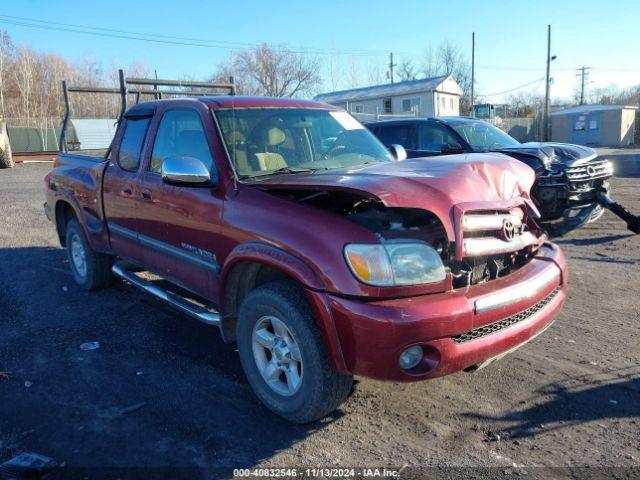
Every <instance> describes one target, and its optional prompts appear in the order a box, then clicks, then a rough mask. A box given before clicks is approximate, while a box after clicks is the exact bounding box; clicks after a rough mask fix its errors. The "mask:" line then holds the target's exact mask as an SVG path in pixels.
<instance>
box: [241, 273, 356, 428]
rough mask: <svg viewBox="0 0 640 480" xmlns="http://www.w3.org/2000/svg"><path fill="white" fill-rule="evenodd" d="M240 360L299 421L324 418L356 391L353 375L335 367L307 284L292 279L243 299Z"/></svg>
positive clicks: (275, 406) (272, 402)
mask: <svg viewBox="0 0 640 480" xmlns="http://www.w3.org/2000/svg"><path fill="white" fill-rule="evenodd" d="M237 338H238V351H239V353H240V361H241V362H242V367H243V369H244V372H245V375H246V376H247V380H248V381H249V384H250V385H251V388H252V389H253V391H254V392H255V394H256V395H257V396H258V398H259V399H260V400H261V401H262V403H264V404H265V405H266V406H267V407H268V408H269V409H270V410H272V411H273V412H275V413H276V414H278V415H280V416H281V417H283V418H285V419H286V420H289V421H291V422H294V423H307V422H312V421H314V420H318V419H320V418H322V417H324V416H325V415H327V414H328V413H330V412H332V411H333V410H335V409H336V408H337V407H338V405H340V404H341V403H342V402H343V401H344V399H345V398H346V397H347V395H348V394H349V392H350V391H351V387H352V385H353V378H352V376H351V375H345V374H340V373H337V372H336V371H334V370H333V369H332V368H331V365H330V364H329V359H328V357H327V353H326V351H325V348H324V344H323V342H322V338H321V336H320V332H319V331H318V327H317V325H316V323H315V320H314V319H313V317H312V316H311V313H310V312H309V306H308V304H307V302H306V299H305V298H304V293H303V292H302V290H301V288H300V287H299V286H298V285H297V284H296V283H295V282H293V281H291V280H278V281H275V282H271V283H268V284H265V285H262V286H260V287H258V288H257V289H255V290H253V291H252V292H250V293H249V295H247V297H246V298H245V299H244V301H243V302H242V305H241V307H240V312H239V315H238V325H237Z"/></svg>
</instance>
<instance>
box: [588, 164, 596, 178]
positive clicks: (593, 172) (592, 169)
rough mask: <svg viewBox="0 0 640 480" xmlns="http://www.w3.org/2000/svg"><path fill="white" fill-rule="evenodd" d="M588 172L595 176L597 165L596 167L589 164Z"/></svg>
mask: <svg viewBox="0 0 640 480" xmlns="http://www.w3.org/2000/svg"><path fill="white" fill-rule="evenodd" d="M587 174H588V175H589V176H590V177H593V176H594V175H595V174H596V169H595V167H594V166H593V165H589V166H588V167H587Z"/></svg>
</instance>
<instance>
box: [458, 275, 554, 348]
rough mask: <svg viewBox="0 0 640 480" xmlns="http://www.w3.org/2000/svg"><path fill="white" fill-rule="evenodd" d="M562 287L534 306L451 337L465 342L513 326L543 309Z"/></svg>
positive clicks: (459, 341)
mask: <svg viewBox="0 0 640 480" xmlns="http://www.w3.org/2000/svg"><path fill="white" fill-rule="evenodd" d="M561 289H562V287H560V286H558V287H556V288H555V290H553V292H551V293H550V294H549V295H547V296H546V297H544V298H543V299H542V300H540V301H539V302H538V303H536V304H535V305H533V306H532V307H529V308H527V309H526V310H523V311H522V312H518V313H516V314H515V315H511V316H510V317H508V318H504V319H502V320H498V321H497V322H493V323H490V324H488V325H483V326H482V327H478V328H474V329H473V330H469V331H468V332H466V333H461V334H460V335H456V336H455V337H451V339H452V340H453V341H454V342H455V343H465V342H468V341H470V340H475V339H477V338H482V337H485V336H487V335H491V334H492V333H496V332H499V331H500V330H504V329H505V328H508V327H511V326H512V325H515V324H516V323H520V322H522V321H523V320H526V319H527V318H530V317H532V316H533V315H535V314H536V313H538V312H539V311H540V310H542V309H543V308H544V307H545V306H547V305H548V304H549V303H550V302H551V301H552V300H553V299H554V298H555V297H556V296H557V295H558V293H560V290H561Z"/></svg>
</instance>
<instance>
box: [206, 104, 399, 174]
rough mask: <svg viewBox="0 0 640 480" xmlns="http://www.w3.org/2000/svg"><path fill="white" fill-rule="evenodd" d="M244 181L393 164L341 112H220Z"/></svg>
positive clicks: (376, 143)
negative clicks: (264, 177)
mask: <svg viewBox="0 0 640 480" xmlns="http://www.w3.org/2000/svg"><path fill="white" fill-rule="evenodd" d="M216 116H217V118H218V122H219V124H220V128H221V130H222V136H223V139H224V142H225V144H226V146H227V150H228V152H229V154H230V155H231V160H232V161H233V164H234V166H235V169H236V172H237V174H238V176H239V177H240V178H245V179H246V178H251V177H258V176H265V175H269V174H274V173H298V172H307V171H315V170H328V169H334V168H344V167H354V166H357V165H363V164H367V163H379V162H388V161H392V160H393V158H392V157H391V155H390V154H389V152H388V151H387V150H386V149H385V148H384V146H383V145H382V144H381V143H380V142H379V141H378V140H377V139H376V138H375V137H374V136H373V135H372V134H371V133H370V132H369V131H368V130H366V129H365V128H364V127H363V126H362V125H361V124H360V123H359V122H358V121H357V120H355V119H354V118H353V117H352V116H351V115H349V114H348V113H346V112H342V111H327V110H310V109H297V108H248V109H229V110H218V111H217V112H216Z"/></svg>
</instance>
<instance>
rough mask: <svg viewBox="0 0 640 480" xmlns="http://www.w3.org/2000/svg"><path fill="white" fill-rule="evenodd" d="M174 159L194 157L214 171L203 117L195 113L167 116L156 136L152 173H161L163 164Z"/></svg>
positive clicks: (172, 111) (174, 112) (180, 111)
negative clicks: (176, 157) (169, 159)
mask: <svg viewBox="0 0 640 480" xmlns="http://www.w3.org/2000/svg"><path fill="white" fill-rule="evenodd" d="M175 156H188V157H195V158H197V159H198V160H200V161H201V162H202V163H204V164H205V165H206V166H207V168H209V171H211V168H212V166H213V157H212V156H211V151H210V150H209V143H208V142H207V137H206V135H205V133H204V126H203V125H202V121H201V120H200V115H198V113H197V112H196V111H195V110H169V111H167V112H165V114H164V115H163V116H162V120H161V121H160V126H159V127H158V133H156V139H155V143H154V145H153V152H152V154H151V165H150V167H149V171H151V172H155V173H160V172H161V171H162V161H163V160H164V159H165V158H167V157H175Z"/></svg>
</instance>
